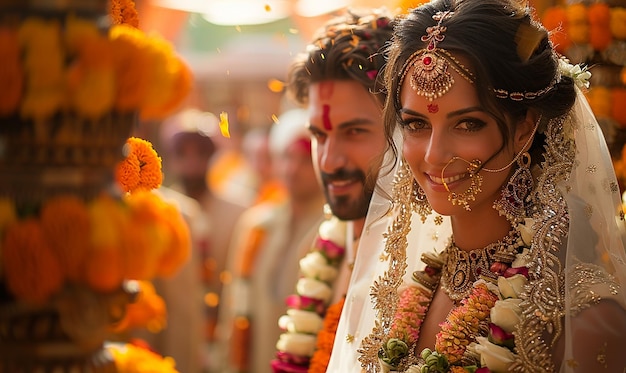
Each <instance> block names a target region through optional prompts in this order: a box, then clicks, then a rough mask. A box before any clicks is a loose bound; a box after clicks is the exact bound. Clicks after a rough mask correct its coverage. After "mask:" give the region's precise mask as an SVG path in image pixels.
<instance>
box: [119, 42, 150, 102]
mask: <svg viewBox="0 0 626 373" xmlns="http://www.w3.org/2000/svg"><path fill="white" fill-rule="evenodd" d="M111 43H112V52H113V64H114V66H115V78H116V81H115V85H116V87H117V92H116V95H115V96H116V97H115V108H116V109H117V110H119V111H131V110H137V109H139V107H140V106H141V103H142V102H143V101H144V99H145V97H146V95H147V92H148V87H149V85H150V84H151V82H150V80H149V77H150V75H151V73H150V71H151V69H152V65H151V64H150V62H149V58H148V56H147V55H146V54H145V53H144V49H143V47H142V46H140V45H137V44H136V43H135V42H133V40H132V39H131V38H128V37H126V36H124V35H121V36H120V37H118V38H116V39H113V40H111Z"/></svg>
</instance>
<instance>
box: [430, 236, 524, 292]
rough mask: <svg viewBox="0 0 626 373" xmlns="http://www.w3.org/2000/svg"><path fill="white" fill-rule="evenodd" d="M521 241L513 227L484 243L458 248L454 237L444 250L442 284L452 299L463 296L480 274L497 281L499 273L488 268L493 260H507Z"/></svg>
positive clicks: (514, 253) (504, 261) (508, 260)
mask: <svg viewBox="0 0 626 373" xmlns="http://www.w3.org/2000/svg"><path fill="white" fill-rule="evenodd" d="M523 245H524V242H523V241H522V239H521V235H520V234H519V232H518V231H517V230H516V229H512V230H511V231H510V232H509V233H508V234H507V235H506V237H504V238H503V239H501V240H499V241H496V242H494V243H491V244H489V245H487V246H486V247H483V248H480V249H475V250H471V251H465V250H461V249H459V248H458V247H457V246H456V245H455V243H454V238H452V237H451V238H450V243H449V244H448V246H447V247H446V249H445V250H444V252H443V256H444V259H443V268H442V270H441V288H442V289H443V291H444V292H445V293H446V294H447V295H448V297H450V299H451V300H453V301H454V302H459V301H461V300H462V299H463V298H466V297H467V296H468V295H469V293H470V291H471V290H472V285H473V284H474V282H475V281H476V280H478V279H480V278H484V279H487V280H493V281H496V280H497V278H498V274H497V273H494V272H492V271H491V267H492V265H493V264H494V263H495V262H502V263H506V264H510V263H511V262H513V260H514V259H515V255H516V254H517V253H518V248H520V247H522V246H523Z"/></svg>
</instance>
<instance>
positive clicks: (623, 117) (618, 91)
mask: <svg viewBox="0 0 626 373" xmlns="http://www.w3.org/2000/svg"><path fill="white" fill-rule="evenodd" d="M611 99H612V102H611V103H612V105H611V117H613V119H615V120H616V121H617V123H619V126H620V127H621V128H626V107H625V106H624V102H626V89H624V88H613V90H612V91H611Z"/></svg>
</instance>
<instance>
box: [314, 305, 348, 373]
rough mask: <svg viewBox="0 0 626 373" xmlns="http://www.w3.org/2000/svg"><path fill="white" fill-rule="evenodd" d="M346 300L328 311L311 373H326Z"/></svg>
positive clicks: (318, 336) (316, 347)
mask: <svg viewBox="0 0 626 373" xmlns="http://www.w3.org/2000/svg"><path fill="white" fill-rule="evenodd" d="M344 301H345V299H344V298H341V299H340V300H339V301H338V302H337V303H335V304H332V305H330V306H329V307H328V309H327V310H326V316H325V317H324V325H323V328H322V330H320V331H319V333H318V334H317V343H316V344H315V352H314V353H313V357H311V363H310V365H309V370H308V372H309V373H326V368H328V362H329V361H330V354H331V352H332V351H333V345H334V343H335V334H336V333H337V327H338V326H339V317H340V316H341V310H342V309H343V304H344Z"/></svg>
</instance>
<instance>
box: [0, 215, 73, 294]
mask: <svg viewBox="0 0 626 373" xmlns="http://www.w3.org/2000/svg"><path fill="white" fill-rule="evenodd" d="M2 247H3V249H2V252H0V254H1V255H2V261H3V262H4V265H5V269H4V270H5V279H6V284H7V287H8V289H9V291H11V293H13V294H14V295H15V296H16V297H18V298H19V299H22V300H24V301H28V302H33V303H45V302H46V301H47V300H48V299H49V298H50V296H51V295H53V294H54V293H56V292H57V291H59V290H60V289H61V286H62V285H63V281H64V278H63V273H62V271H61V267H60V264H59V262H58V259H57V258H56V256H55V255H54V253H53V252H52V249H51V248H50V246H49V245H48V240H47V238H45V237H44V234H43V231H42V229H41V225H40V224H39V222H38V221H37V220H35V219H34V218H29V219H26V220H22V221H18V222H16V223H14V224H11V225H10V226H8V227H7V230H6V234H5V235H4V240H3V245H2Z"/></svg>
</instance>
